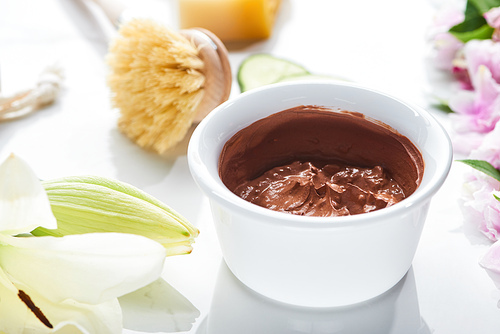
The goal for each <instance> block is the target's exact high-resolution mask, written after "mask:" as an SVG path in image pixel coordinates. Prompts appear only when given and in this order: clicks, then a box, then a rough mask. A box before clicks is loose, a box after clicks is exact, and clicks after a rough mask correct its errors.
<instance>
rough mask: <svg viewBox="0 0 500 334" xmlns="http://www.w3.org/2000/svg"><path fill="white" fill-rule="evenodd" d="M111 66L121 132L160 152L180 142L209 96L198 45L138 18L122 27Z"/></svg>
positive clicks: (109, 59)
mask: <svg viewBox="0 0 500 334" xmlns="http://www.w3.org/2000/svg"><path fill="white" fill-rule="evenodd" d="M107 63H108V65H109V67H110V72H111V73H110V74H109V77H108V85H109V87H110V89H111V91H112V103H113V106H114V107H116V108H118V109H119V110H120V119H119V121H118V126H119V129H120V131H122V132H123V133H124V134H126V135H127V136H128V137H130V138H131V139H132V140H134V141H135V142H136V143H137V144H138V145H140V146H141V147H144V148H148V149H152V150H154V151H156V152H158V153H164V152H165V151H167V150H168V149H169V148H172V147H173V146H175V145H176V144H177V143H178V142H180V141H181V140H182V139H183V138H184V136H185V135H186V133H187V132H188V130H189V128H190V127H191V125H192V123H193V119H194V117H195V114H196V112H197V108H198V105H199V104H200V101H201V100H202V99H203V95H204V84H205V76H204V75H203V73H202V71H203V67H204V63H203V61H202V60H201V59H200V57H199V49H198V47H197V46H196V45H195V44H194V43H193V42H192V41H190V40H188V39H187V38H186V37H184V36H182V35H180V34H178V33H176V32H173V31H171V30H169V29H168V28H166V27H164V26H162V25H160V24H158V23H155V22H154V21H151V20H146V19H135V20H132V21H129V22H127V23H125V24H123V25H122V26H121V28H120V29H119V31H118V36H117V37H116V38H115V40H114V41H113V43H112V44H111V46H110V50H109V54H108V56H107Z"/></svg>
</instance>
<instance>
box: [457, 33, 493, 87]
mask: <svg viewBox="0 0 500 334" xmlns="http://www.w3.org/2000/svg"><path fill="white" fill-rule="evenodd" d="M463 52H464V58H465V62H466V64H467V71H468V72H469V75H470V77H471V78H474V74H475V73H477V72H478V70H479V66H481V65H483V66H486V67H487V68H488V69H489V70H490V72H491V76H492V77H493V79H494V80H495V81H496V82H497V83H500V43H496V42H493V41H492V40H490V39H487V40H481V41H480V40H472V41H469V42H467V43H466V44H465V47H464V49H463ZM473 85H474V83H473Z"/></svg>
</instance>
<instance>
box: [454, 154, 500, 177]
mask: <svg viewBox="0 0 500 334" xmlns="http://www.w3.org/2000/svg"><path fill="white" fill-rule="evenodd" d="M457 161H459V162H463V163H464V164H466V165H469V166H471V167H473V168H475V169H477V170H478V171H481V172H483V173H485V174H486V175H488V176H491V177H492V178H494V179H495V180H498V181H500V170H498V169H496V168H495V167H493V165H491V164H490V163H489V162H487V161H484V160H473V159H465V160H457Z"/></svg>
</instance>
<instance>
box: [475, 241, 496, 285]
mask: <svg viewBox="0 0 500 334" xmlns="http://www.w3.org/2000/svg"><path fill="white" fill-rule="evenodd" d="M479 265H480V266H481V267H483V268H484V269H485V270H486V272H487V273H488V275H489V276H490V278H491V279H492V280H493V283H495V286H496V287H497V288H498V289H500V241H497V242H495V243H494V244H493V246H491V247H490V249H489V250H488V251H487V252H486V254H485V255H484V256H483V257H482V258H481V260H479Z"/></svg>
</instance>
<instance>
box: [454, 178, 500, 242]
mask: <svg viewBox="0 0 500 334" xmlns="http://www.w3.org/2000/svg"><path fill="white" fill-rule="evenodd" d="M498 189H500V182H499V181H497V180H495V179H494V178H492V177H490V176H487V175H486V174H483V173H482V172H479V171H475V170H474V171H472V172H471V174H470V175H468V180H467V182H465V183H464V186H463V191H462V197H461V199H460V204H461V206H460V207H461V209H462V214H463V217H464V228H465V231H466V233H467V234H468V235H469V236H476V235H477V234H478V232H479V234H480V235H483V236H486V237H487V238H488V239H489V240H491V241H497V240H499V239H500V201H498V200H497V199H496V198H495V197H494V196H493V194H494V193H495V192H496V191H498Z"/></svg>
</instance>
